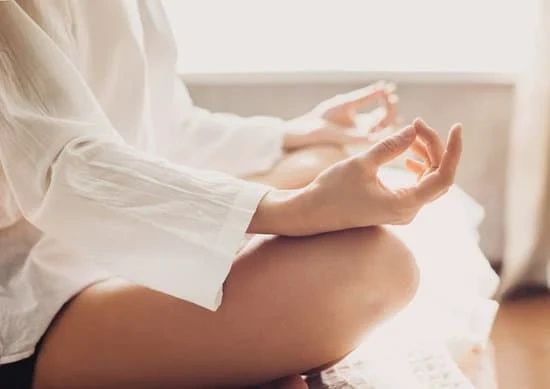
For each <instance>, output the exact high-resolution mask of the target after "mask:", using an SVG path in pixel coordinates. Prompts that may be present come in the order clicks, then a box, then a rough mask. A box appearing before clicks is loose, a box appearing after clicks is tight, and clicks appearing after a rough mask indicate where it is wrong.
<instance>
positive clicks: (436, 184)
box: [248, 119, 462, 236]
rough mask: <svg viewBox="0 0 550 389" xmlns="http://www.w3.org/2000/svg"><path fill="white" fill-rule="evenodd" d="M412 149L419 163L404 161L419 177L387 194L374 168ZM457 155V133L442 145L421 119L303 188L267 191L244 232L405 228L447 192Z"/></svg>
mask: <svg viewBox="0 0 550 389" xmlns="http://www.w3.org/2000/svg"><path fill="white" fill-rule="evenodd" d="M409 148H411V149H412V150H413V151H414V152H415V153H416V154H417V155H418V156H419V157H420V158H421V159H422V162H420V161H418V160H411V159H409V160H407V164H406V165H407V168H408V169H409V170H411V171H413V172H414V173H416V174H417V176H418V182H417V184H416V185H415V186H412V187H407V188H400V189H397V190H391V189H389V188H387V187H386V186H385V185H384V183H382V182H381V181H380V179H379V178H378V174H377V173H378V169H379V168H380V166H382V165H383V164H385V163H387V162H389V161H391V160H393V159H394V158H396V157H397V156H399V155H400V154H402V153H403V152H405V151H406V150H407V149H409ZM461 151H462V132H461V126H460V125H459V124H456V125H454V126H453V127H452V128H451V131H450V133H449V137H448V141H447V145H446V146H445V145H444V144H443V142H442V141H441V138H440V137H439V136H438V134H437V132H436V131H435V130H433V129H432V128H430V127H429V126H428V125H427V124H426V123H425V122H423V121H422V120H421V119H416V120H415V121H414V123H413V124H412V125H410V126H407V127H405V128H404V129H403V130H401V131H399V132H397V133H396V134H394V135H392V136H390V137H388V138H385V139H383V140H382V141H380V142H379V143H377V144H375V145H374V146H373V147H372V148H371V149H370V150H369V151H367V152H364V153H362V154H358V155H356V156H353V157H351V158H348V159H346V160H343V161H341V162H339V163H337V164H335V165H333V166H331V167H330V168H328V169H327V170H325V171H324V172H322V173H321V174H320V175H319V176H318V177H317V178H316V179H315V180H314V181H313V182H312V183H311V184H309V185H308V186H306V187H305V188H303V189H298V190H289V191H280V190H273V191H270V192H269V193H268V194H267V195H266V196H265V197H264V199H263V200H262V201H261V202H260V204H259V206H258V209H257V211H256V214H255V215H254V217H253V219H252V223H251V224H250V227H249V230H248V232H252V233H267V234H277V235H289V236H303V235H313V234H318V233H323V232H329V231H337V230H343V229H348V228H356V227H367V226H373V225H381V224H406V223H409V222H410V221H412V219H413V218H414V217H415V216H416V214H417V212H418V211H419V210H420V208H422V206H423V205H425V204H427V203H429V202H431V201H433V200H435V199H436V198H438V197H439V196H441V195H442V194H444V193H446V192H447V190H448V189H449V187H450V186H451V185H452V183H453V181H454V176H455V171H456V168H457V165H458V162H459V160H460V155H461Z"/></svg>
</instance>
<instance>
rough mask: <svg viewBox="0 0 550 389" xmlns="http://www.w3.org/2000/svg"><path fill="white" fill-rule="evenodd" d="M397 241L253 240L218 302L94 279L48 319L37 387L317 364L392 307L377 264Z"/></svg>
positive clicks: (177, 381) (207, 379)
mask: <svg viewBox="0 0 550 389" xmlns="http://www.w3.org/2000/svg"><path fill="white" fill-rule="evenodd" d="M399 244H400V243H398V242H395V241H394V238H392V237H391V236H389V235H388V233H386V232H384V231H383V230H381V229H378V228H374V229H362V230H352V231H344V232H339V233H333V234H326V235H322V236H316V237H310V238H299V239H292V238H281V237H278V238H270V239H266V240H263V241H258V242H256V243H254V244H252V245H250V246H249V247H247V249H246V250H245V251H243V252H242V253H241V254H240V256H239V259H238V260H237V261H236V263H235V264H234V266H233V269H232V271H231V273H230V275H229V277H228V279H227V281H226V284H225V288H224V289H225V292H224V300H223V304H222V306H221V307H220V309H219V310H218V311H216V312H210V311H207V310H205V309H202V308H200V307H198V306H196V305H193V304H190V303H187V302H185V301H181V300H178V299H176V298H172V297H170V296H167V295H164V294H162V293H158V292H155V291H152V290H149V289H147V288H143V287H140V286H137V285H134V284H131V283H128V282H126V281H123V280H117V279H114V280H109V281H107V282H103V283H100V284H97V285H95V286H92V287H90V288H88V289H87V290H85V291H83V292H82V293H81V294H80V295H79V296H78V297H76V298H75V299H74V300H73V301H72V302H71V303H70V304H69V305H68V307H67V308H66V309H65V310H64V311H63V312H62V313H61V314H60V315H59V317H58V319H57V320H56V321H55V322H54V324H53V325H52V326H51V329H50V330H49V331H48V334H47V335H46V336H45V338H44V342H43V345H42V351H41V353H40V355H39V357H38V364H37V369H36V381H35V387H36V388H38V389H42V388H159V387H162V388H171V387H174V388H176V387H177V388H181V387H193V388H197V387H203V386H210V387H220V386H222V384H223V385H225V384H232V385H241V384H251V383H257V382H264V381H268V380H271V379H273V378H276V377H282V376H286V375H289V374H291V373H296V372H302V371H306V370H308V369H311V368H314V367H315V366H320V365H322V364H323V363H326V362H327V361H330V360H334V359H335V358H338V357H339V356H342V355H344V354H345V353H347V352H349V351H350V350H351V349H352V348H353V347H354V345H355V344H356V343H357V342H358V340H359V339H360V337H361V336H362V334H363V331H364V330H365V328H367V327H369V326H370V325H372V324H373V323H375V322H376V321H378V320H380V318H381V317H382V316H383V315H385V314H387V310H386V307H383V306H382V305H383V304H380V301H381V300H380V299H378V298H377V297H376V291H385V290H386V289H387V285H384V275H385V273H384V271H381V272H379V271H378V270H377V269H382V268H381V267H380V264H382V263H384V262H388V261H389V265H390V266H394V265H396V264H395V263H394V264H392V261H393V260H394V258H398V257H399V255H394V254H396V247H397V249H399ZM399 266H401V264H399ZM393 272H394V273H396V272H395V270H393ZM397 273H398V272H397ZM397 282H399V280H398V281H397ZM385 288H386V289H385ZM368 290H371V291H372V293H371V294H369V293H365V291H368ZM388 290H389V289H388ZM384 293H386V292H384Z"/></svg>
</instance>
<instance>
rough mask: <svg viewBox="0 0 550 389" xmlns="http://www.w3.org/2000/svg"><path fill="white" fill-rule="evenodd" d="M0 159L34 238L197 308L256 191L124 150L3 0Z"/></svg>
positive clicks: (46, 42)
mask: <svg viewBox="0 0 550 389" xmlns="http://www.w3.org/2000/svg"><path fill="white" fill-rule="evenodd" d="M0 162H1V166H2V169H3V172H4V175H5V176H6V179H7V181H8V183H9V187H10V189H11V191H12V193H13V195H14V198H15V199H16V201H17V204H18V206H19V208H20V209H21V211H22V212H23V215H24V216H25V217H26V218H27V219H28V220H29V221H30V222H32V223H33V224H34V225H35V226H37V227H38V228H39V229H40V230H42V231H43V232H44V233H45V234H48V235H50V236H52V237H54V238H56V239H59V240H60V241H62V242H66V243H69V244H71V246H73V247H77V248H78V249H79V250H84V251H85V252H86V254H88V255H89V256H90V257H92V258H94V260H95V261H96V262H97V263H99V264H100V265H101V266H103V267H104V268H106V269H107V270H108V271H110V272H111V273H113V274H116V275H120V276H122V277H124V278H127V279H129V280H132V281H134V282H136V283H139V284H142V285H144V286H147V287H149V288H152V289H155V290H158V291H161V292H164V293H167V294H170V295H173V296H175V297H178V298H181V299H185V300H188V301H190V302H193V303H196V304H198V305H201V306H203V307H206V308H209V309H216V308H217V307H218V306H219V304H220V302H221V296H222V285H223V282H224V280H225V278H226V276H227V274H228V272H229V270H230V267H231V264H232V261H233V259H234V257H235V254H236V252H237V250H238V248H239V246H240V244H241V243H242V239H243V237H244V234H245V231H246V229H247V227H248V225H249V223H250V220H251V218H252V216H253V214H254V212H255V209H256V207H257V204H258V202H259V201H260V199H261V198H262V196H263V195H264V194H265V192H266V191H267V190H268V187H265V186H261V185H256V184H251V183H248V182H245V181H242V180H239V179H236V178H232V177H230V176H226V175H224V174H222V173H215V172H209V171H198V170H194V169H192V168H187V167H182V166H179V165H175V164H171V163H169V162H167V161H165V160H162V159H157V158H155V157H153V156H150V155H148V154H145V153H140V152H138V151H137V150H136V149H134V148H132V147H130V146H129V145H127V144H126V143H125V142H124V141H123V140H122V138H121V137H120V136H119V135H118V133H117V132H116V131H115V130H114V129H113V128H112V126H111V124H110V122H109V120H108V119H107V118H106V116H105V114H104V113H103V111H102V110H101V108H100V106H99V105H98V103H97V101H96V100H95V98H94V96H93V94H92V93H91V92H90V90H89V88H88V87H87V85H86V83H85V82H84V81H83V79H82V77H81V76H80V74H79V73H78V71H77V70H76V69H75V68H74V66H73V65H72V64H71V62H70V61H69V60H68V59H67V58H66V57H65V56H64V54H63V52H62V51H61V50H60V49H59V48H58V47H57V46H56V45H55V43H54V42H53V41H52V40H51V39H50V38H49V37H48V36H47V34H45V33H44V32H43V31H42V30H41V29H40V27H39V26H37V25H36V24H35V23H34V22H33V21H32V19H31V18H30V17H29V16H28V15H27V14H25V12H24V11H23V10H22V9H21V8H20V7H19V6H18V5H17V3H15V2H13V1H7V2H0Z"/></svg>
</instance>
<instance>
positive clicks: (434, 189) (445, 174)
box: [413, 124, 462, 203]
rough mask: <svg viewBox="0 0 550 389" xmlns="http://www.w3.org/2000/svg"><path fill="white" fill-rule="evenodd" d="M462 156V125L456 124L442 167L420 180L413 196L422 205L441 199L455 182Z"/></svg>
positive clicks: (448, 142) (450, 133) (450, 134)
mask: <svg viewBox="0 0 550 389" xmlns="http://www.w3.org/2000/svg"><path fill="white" fill-rule="evenodd" d="M461 154H462V125H461V124H455V125H454V126H453V127H452V128H451V131H450V132H449V138H448V141H447V147H446V149H445V152H444V153H443V156H442V158H441V164H440V166H439V167H438V168H437V169H436V170H435V171H434V172H432V173H430V174H428V175H426V176H425V178H424V179H422V180H420V182H419V183H418V185H417V187H416V188H415V189H414V190H413V194H414V195H415V197H416V198H417V200H418V201H419V202H421V203H427V202H429V201H432V200H434V199H435V198H437V197H439V196H440V195H441V194H442V193H443V192H444V191H446V190H447V189H448V188H449V187H450V186H451V185H452V184H453V182H454V178H455V174H456V169H457V167H458V162H459V161H460V155H461Z"/></svg>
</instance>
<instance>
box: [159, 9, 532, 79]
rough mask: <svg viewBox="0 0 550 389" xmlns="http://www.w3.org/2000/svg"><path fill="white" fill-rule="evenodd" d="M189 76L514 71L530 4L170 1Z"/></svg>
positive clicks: (526, 31) (527, 31) (527, 28)
mask: <svg viewBox="0 0 550 389" xmlns="http://www.w3.org/2000/svg"><path fill="white" fill-rule="evenodd" d="M165 3H166V6H167V10H168V14H169V16H170V19H171V21H172V25H173V28H174V31H175V34H176V38H177V41H178V46H179V49H180V67H181V69H183V70H184V71H185V72H186V73H197V72H200V73H217V72H285V71H303V70H316V71H326V70H359V71H368V70H384V71H460V72H468V71H477V72H514V71H516V69H518V67H519V66H521V65H522V59H523V58H524V55H523V51H524V46H525V42H526V39H527V37H528V36H529V34H530V33H531V29H532V25H533V13H534V3H535V2H534V1H533V0H526V1H525V0H524V1H519V0H511V1H505V0H461V1H449V0H415V1H410V0H383V1H382V0H379V1H371V0H340V1H319V0H300V1H296V0H276V1H275V0H272V1H258V0H232V1H217V0H183V1H182V0H165Z"/></svg>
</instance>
